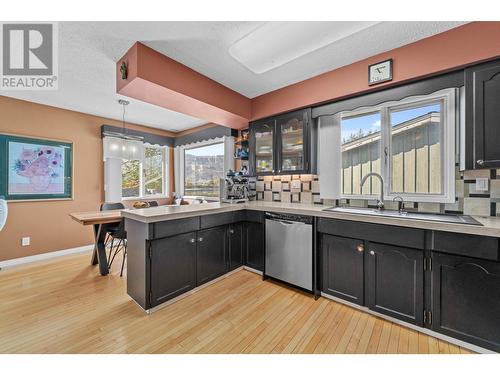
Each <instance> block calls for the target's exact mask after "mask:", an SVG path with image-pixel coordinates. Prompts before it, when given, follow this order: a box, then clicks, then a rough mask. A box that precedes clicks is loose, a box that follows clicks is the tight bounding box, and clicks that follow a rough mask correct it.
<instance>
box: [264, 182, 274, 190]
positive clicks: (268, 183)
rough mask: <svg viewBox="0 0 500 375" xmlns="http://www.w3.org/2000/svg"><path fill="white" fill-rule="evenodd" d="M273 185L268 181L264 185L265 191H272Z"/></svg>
mask: <svg viewBox="0 0 500 375" xmlns="http://www.w3.org/2000/svg"><path fill="white" fill-rule="evenodd" d="M271 184H272V182H271V181H266V182H265V183H264V190H271Z"/></svg>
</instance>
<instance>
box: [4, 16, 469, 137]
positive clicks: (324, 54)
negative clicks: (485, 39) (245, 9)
mask: <svg viewBox="0 0 500 375" xmlns="http://www.w3.org/2000/svg"><path fill="white" fill-rule="evenodd" d="M335 23H338V22H335ZM461 24H463V22H380V23H376V24H373V25H371V26H370V27H368V28H366V29H364V30H362V31H359V32H357V33H355V34H353V35H349V36H348V37H346V38H343V39H341V40H338V41H336V42H334V43H332V44H329V45H327V46H325V47H322V48H320V49H317V50H315V51H312V52H311V53H308V54H306V55H304V56H301V57H299V58H297V59H295V60H293V61H291V62H289V63H287V64H284V65H282V66H279V67H277V68H274V69H272V70H270V71H267V72H265V73H262V74H256V73H253V72H252V71H250V70H249V69H247V68H246V67H245V66H244V65H242V64H241V63H239V62H238V61H236V60H235V59H234V58H233V57H232V56H231V55H230V54H229V48H230V47H231V46H232V45H233V44H234V43H235V42H237V41H238V40H240V39H241V38H243V37H244V36H246V35H247V34H249V33H251V32H252V31H253V30H256V29H257V28H259V27H260V26H262V25H264V23H263V22H61V23H60V24H59V77H60V79H59V90H58V91H54V92H50V91H25V92H14V91H13V92H8V91H3V92H1V93H0V94H2V95H6V96H11V97H15V98H20V99H25V100H30V101H33V102H37V103H42V104H47V105H52V106H55V107H61V108H66V109H71V110H75V111H80V112H84V113H89V114H94V115H98V116H103V117H109V118H113V119H119V118H120V116H121V108H120V106H119V105H118V104H117V103H116V100H117V99H118V95H117V94H116V88H115V61H116V60H118V58H120V57H121V56H122V55H123V54H124V53H125V52H126V51H127V50H128V49H129V48H130V47H131V46H132V44H133V43H134V42H135V41H141V42H143V43H144V44H146V45H148V46H150V47H151V48H154V49H156V50H157V51H159V52H161V53H164V54H165V55H167V56H169V57H171V58H173V59H175V60H177V61H179V62H181V63H183V64H185V65H187V66H189V67H190V68H192V69H194V70H196V71H198V72H200V73H202V74H204V75H206V76H208V77H210V78H212V79H214V80H215V81H217V82H220V83H222V84H223V85H225V86H227V87H229V88H231V89H233V90H235V91H237V92H239V93H241V94H243V95H245V96H247V97H249V98H253V97H255V96H258V95H261V94H264V93H267V92H269V91H273V90H276V89H278V88H281V87H284V86H287V85H289V84H292V83H295V82H298V81H301V80H304V79H307V78H310V77H313V76H315V75H318V74H321V73H324V72H327V71H329V70H333V69H336V68H338V67H341V66H344V65H347V64H350V63H352V62H355V61H358V60H361V59H364V58H367V57H370V56H373V55H375V54H378V53H381V52H384V51H387V50H390V49H393V48H396V47H400V46H402V45H404V44H408V43H411V42H414V41H417V40H419V39H422V38H425V37H428V36H431V35H433V34H437V33H440V32H443V31H446V30H448V29H451V28H453V27H457V26H459V25H461ZM301 25H304V23H301V22H298V23H297V27H298V28H300V27H302V26H301ZM269 37H270V38H272V35H270V36H269ZM127 121H128V122H133V123H138V124H144V125H147V126H152V127H156V128H160V129H165V130H173V131H177V130H184V129H188V128H191V127H194V126H198V125H200V124H203V123H205V122H206V121H204V120H203V119H196V118H193V117H190V116H186V115H183V114H180V113H176V112H173V111H169V110H167V109H164V108H160V107H157V106H154V105H150V104H147V103H143V102H139V101H134V100H131V104H130V105H129V107H128V108H127Z"/></svg>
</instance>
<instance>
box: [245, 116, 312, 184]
mask: <svg viewBox="0 0 500 375" xmlns="http://www.w3.org/2000/svg"><path fill="white" fill-rule="evenodd" d="M316 142H317V138H316V129H315V127H314V126H313V124H312V120H311V109H310V108H308V109H304V110H299V111H294V112H290V113H286V114H283V115H280V116H276V117H272V118H268V119H264V120H259V121H256V122H253V123H251V124H250V174H251V175H257V176H262V175H272V174H308V173H315V172H316Z"/></svg>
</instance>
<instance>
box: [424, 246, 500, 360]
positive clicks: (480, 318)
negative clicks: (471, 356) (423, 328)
mask: <svg viewBox="0 0 500 375" xmlns="http://www.w3.org/2000/svg"><path fill="white" fill-rule="evenodd" d="M432 259H433V269H432V296H433V298H432V312H433V319H432V329H433V330H435V331H437V332H441V333H443V334H445V335H448V336H452V337H456V338H457V339H460V340H464V341H468V342H471V343H473V344H476V345H479V346H482V347H485V348H488V349H491V350H495V351H497V352H500V263H497V262H490V261H484V260H479V259H474V258H466V257H460V256H453V255H445V254H440V253H433V254H432Z"/></svg>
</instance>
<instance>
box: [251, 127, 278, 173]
mask: <svg viewBox="0 0 500 375" xmlns="http://www.w3.org/2000/svg"><path fill="white" fill-rule="evenodd" d="M275 123H276V122H275V121H274V120H269V121H264V122H262V123H259V124H256V125H255V126H254V127H253V128H252V130H251V140H252V141H253V143H254V145H253V147H251V148H252V149H253V154H254V155H253V158H252V159H253V160H252V164H254V168H255V174H260V175H262V174H273V173H274V172H275V168H274V166H275V165H274V164H275V158H274V154H275V143H276V142H275V131H276V127H275Z"/></svg>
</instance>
